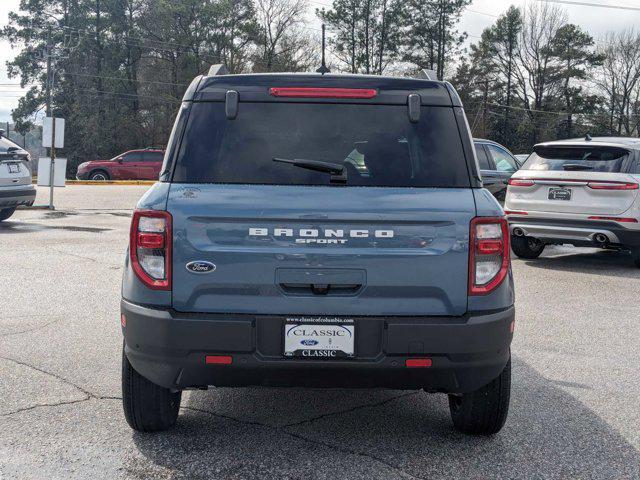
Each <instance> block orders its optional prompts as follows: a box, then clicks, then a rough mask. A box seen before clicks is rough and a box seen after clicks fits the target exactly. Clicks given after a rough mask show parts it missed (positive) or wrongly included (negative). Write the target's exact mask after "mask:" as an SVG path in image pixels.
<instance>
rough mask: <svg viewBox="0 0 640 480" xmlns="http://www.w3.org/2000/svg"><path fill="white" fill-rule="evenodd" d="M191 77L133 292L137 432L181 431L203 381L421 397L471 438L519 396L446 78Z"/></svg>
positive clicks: (506, 286)
mask: <svg viewBox="0 0 640 480" xmlns="http://www.w3.org/2000/svg"><path fill="white" fill-rule="evenodd" d="M218 71H219V70H217V69H216V68H212V70H211V72H210V73H209V75H206V76H201V77H198V78H196V79H195V80H194V81H193V83H192V84H191V85H190V87H189V88H188V90H187V92H186V93H185V96H184V100H183V102H182V106H181V108H180V111H179V113H178V115H177V118H176V121H175V125H174V128H173V131H172V133H171V137H170V140H169V142H168V147H167V151H166V155H165V158H164V164H163V167H162V171H161V174H160V182H159V183H157V184H155V185H154V186H153V187H152V188H151V189H150V190H149V191H148V192H147V193H146V194H145V196H144V197H143V198H142V199H141V200H140V202H139V204H138V206H137V209H136V211H135V213H134V215H133V219H132V223H131V236H130V245H129V251H128V255H127V259H126V266H125V271H124V279H123V287H122V306H121V313H122V314H121V321H122V332H123V334H124V349H123V357H122V361H123V365H122V387H123V402H124V412H125V416H126V419H127V421H128V423H129V425H130V426H131V427H132V428H133V429H135V430H140V431H157V430H164V429H167V428H169V427H171V426H172V425H173V424H174V423H175V422H176V419H177V416H178V409H179V405H180V398H181V392H182V391H183V390H187V389H205V388H207V387H209V386H216V387H239V386H248V385H265V386H266V385H269V386H289V387H341V388H357V387H366V388H372V387H374V388H375V387H377V388H393V389H424V390H425V391H427V392H434V393H435V392H440V393H445V394H448V396H449V405H450V410H451V415H452V419H453V423H454V425H455V427H456V428H457V429H459V430H460V431H463V432H466V433H471V434H485V435H486V434H493V433H496V432H498V431H499V430H500V429H501V427H502V426H503V424H504V422H505V419H506V416H507V411H508V405H509V394H510V379H511V362H510V358H511V356H510V344H511V340H512V336H513V327H514V318H515V310H514V288H513V279H512V275H511V265H510V260H509V232H508V226H507V223H506V221H505V218H504V215H503V212H502V209H501V208H500V205H499V204H498V202H497V201H496V200H495V198H494V197H493V196H492V195H491V194H490V193H489V192H488V191H487V190H486V189H484V188H483V187H482V180H481V176H480V169H479V167H478V164H477V160H476V157H475V151H474V145H473V141H472V138H471V135H470V133H469V127H468V125H467V122H466V119H465V114H464V111H463V109H462V105H461V103H460V99H459V97H458V95H457V94H456V92H455V90H454V89H453V88H452V87H451V85H449V84H448V83H444V82H438V81H431V80H425V79H411V78H387V77H379V76H355V75H332V74H325V75H319V74H252V75H218V74H216V73H217V72H218Z"/></svg>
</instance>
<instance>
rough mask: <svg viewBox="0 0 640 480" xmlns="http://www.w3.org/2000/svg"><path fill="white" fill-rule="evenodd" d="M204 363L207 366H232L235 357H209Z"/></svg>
mask: <svg viewBox="0 0 640 480" xmlns="http://www.w3.org/2000/svg"><path fill="white" fill-rule="evenodd" d="M204 362H205V363H206V364H207V365H231V364H232V363H233V357H232V356H231V355H207V356H206V357H205V358H204Z"/></svg>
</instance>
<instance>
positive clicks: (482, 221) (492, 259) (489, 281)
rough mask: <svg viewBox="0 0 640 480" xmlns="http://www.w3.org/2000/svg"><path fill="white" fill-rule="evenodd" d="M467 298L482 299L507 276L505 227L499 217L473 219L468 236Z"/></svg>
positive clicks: (507, 246)
mask: <svg viewBox="0 0 640 480" xmlns="http://www.w3.org/2000/svg"><path fill="white" fill-rule="evenodd" d="M469 238H470V240H469V295H486V294H488V293H491V292H492V291H493V290H495V289H496V288H497V287H498V286H499V285H500V284H501V283H502V281H503V280H504V279H505V277H506V276H507V274H508V273H509V266H510V262H511V260H510V257H509V227H508V224H507V220H506V219H505V218H502V217H476V218H474V219H473V220H471V232H470V236H469Z"/></svg>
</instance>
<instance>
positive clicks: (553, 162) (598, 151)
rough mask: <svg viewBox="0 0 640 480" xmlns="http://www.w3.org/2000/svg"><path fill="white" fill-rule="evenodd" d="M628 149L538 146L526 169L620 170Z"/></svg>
mask: <svg viewBox="0 0 640 480" xmlns="http://www.w3.org/2000/svg"><path fill="white" fill-rule="evenodd" d="M628 154H629V153H628V151H627V150H625V149H624V148H619V147H598V146H593V147H591V146H587V147H579V146H557V147H556V146H551V147H536V149H535V153H532V154H531V156H530V157H529V158H528V159H527V161H526V162H525V164H524V166H523V167H522V168H523V169H524V170H546V171H573V170H577V171H580V170H584V171H592V172H614V173H615V172H620V170H621V168H622V164H623V162H624V161H625V159H626V158H627V156H628Z"/></svg>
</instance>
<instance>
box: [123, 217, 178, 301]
mask: <svg viewBox="0 0 640 480" xmlns="http://www.w3.org/2000/svg"><path fill="white" fill-rule="evenodd" d="M129 255H130V259H131V266H132V267H133V271H134V272H135V274H136V276H137V277H138V278H139V279H140V281H141V282H142V283H144V284H145V285H146V286H147V287H149V288H151V289H154V290H171V214H170V213H169V212H161V211H155V210H136V211H135V212H133V218H132V220H131V234H130V241H129Z"/></svg>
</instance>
